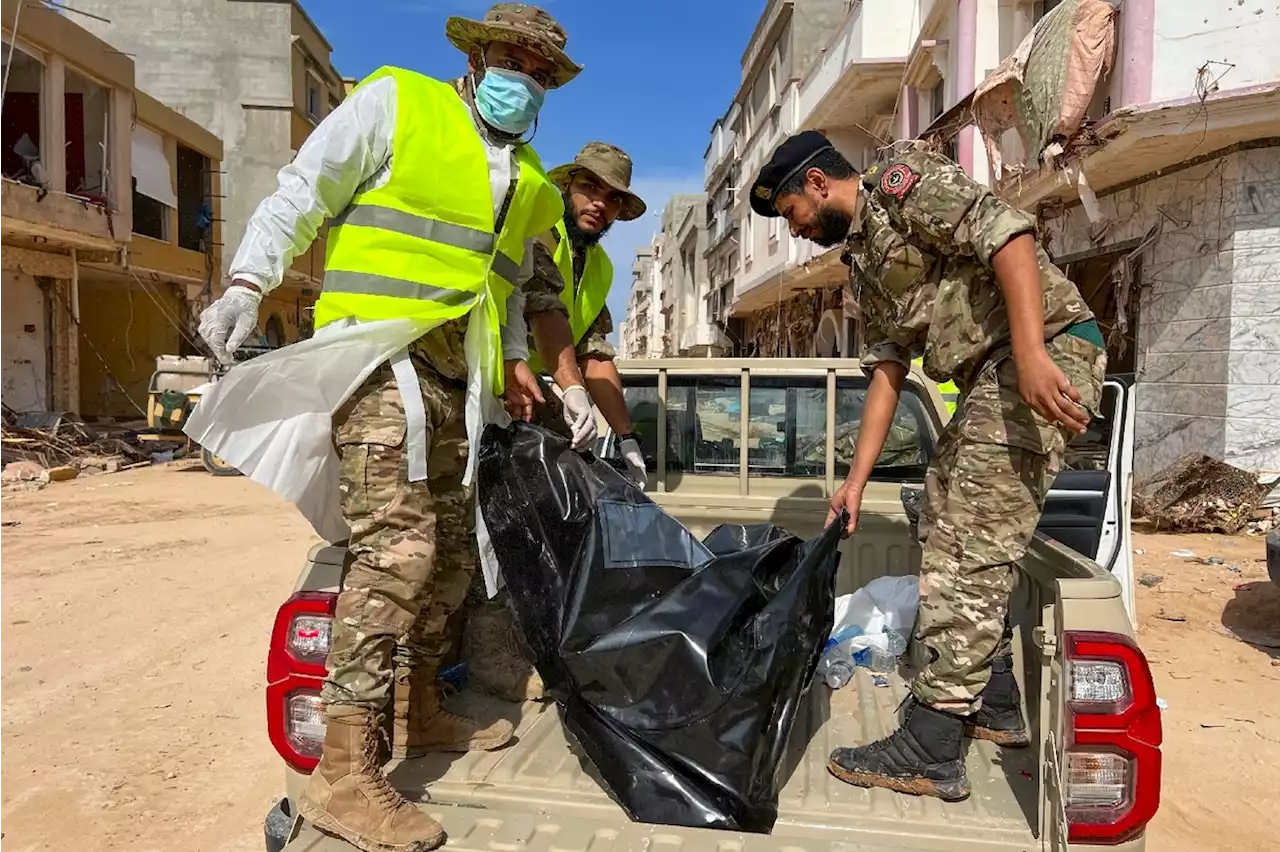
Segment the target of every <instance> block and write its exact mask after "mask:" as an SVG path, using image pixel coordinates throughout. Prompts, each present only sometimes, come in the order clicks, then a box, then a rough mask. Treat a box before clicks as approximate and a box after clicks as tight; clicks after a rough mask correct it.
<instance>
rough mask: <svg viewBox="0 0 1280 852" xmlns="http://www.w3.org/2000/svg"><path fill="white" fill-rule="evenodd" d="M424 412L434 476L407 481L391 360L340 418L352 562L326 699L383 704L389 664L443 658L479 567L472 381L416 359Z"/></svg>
mask: <svg viewBox="0 0 1280 852" xmlns="http://www.w3.org/2000/svg"><path fill="white" fill-rule="evenodd" d="M414 367H415V369H416V370H417V373H418V383H419V388H418V391H419V392H420V393H421V394H422V400H423V403H424V407H425V408H426V413H427V479H426V481H423V482H410V481H409V479H408V461H407V458H406V455H407V453H406V440H405V438H406V433H407V424H406V422H405V413H404V404H403V402H402V401H401V397H400V388H399V387H398V385H397V382H396V379H395V376H394V375H393V374H392V372H391V368H390V367H389V366H386V365H384V366H383V367H382V368H380V369H379V370H377V371H375V372H374V374H373V375H372V376H370V378H369V379H368V380H367V381H366V382H365V383H364V384H363V385H362V386H361V387H360V388H359V389H358V390H357V391H356V392H355V393H354V394H353V395H352V397H351V399H349V400H348V401H347V402H346V404H345V405H344V406H343V407H342V409H341V410H340V411H339V412H338V414H337V415H336V416H335V418H334V443H335V445H336V447H337V451H338V456H339V459H340V462H341V476H342V484H341V488H342V514H343V516H344V517H345V518H346V520H347V523H348V524H349V525H350V526H351V538H350V541H349V544H348V549H349V550H350V552H351V555H352V557H353V561H352V563H351V565H350V568H349V570H348V571H347V573H346V574H345V576H344V577H343V580H342V591H341V593H340V594H339V595H338V603H337V611H336V613H335V617H334V626H333V646H332V648H331V650H330V651H329V660H328V668H329V677H328V679H327V680H326V681H325V685H324V690H323V694H322V698H323V700H324V702H325V704H330V705H331V704H347V705H360V706H364V707H368V708H370V709H373V710H381V709H382V708H383V707H384V706H385V704H386V703H387V698H388V695H389V691H390V688H391V683H392V665H393V664H394V665H402V666H410V667H412V668H417V669H421V668H423V667H435V666H438V665H439V662H440V659H441V658H442V657H443V656H444V655H445V654H446V653H448V650H449V645H450V640H449V634H448V631H447V622H448V620H449V616H450V615H451V614H452V613H453V612H454V611H455V610H457V609H458V608H459V607H460V606H461V605H462V600H463V597H464V596H465V595H466V593H467V588H468V587H469V586H470V585H471V578H472V576H473V575H474V574H475V573H476V565H477V562H478V558H477V555H476V549H475V503H474V502H473V499H472V496H473V495H472V491H471V489H470V488H464V487H463V485H462V477H463V474H464V472H465V466H466V459H467V430H466V422H465V415H464V406H465V401H466V399H465V397H466V391H465V388H463V387H462V386H460V385H459V384H457V383H454V382H451V381H449V380H448V379H446V378H444V377H443V376H441V375H440V374H439V373H438V372H436V371H435V370H434V369H432V368H431V367H430V366H429V365H428V364H427V363H426V362H425V361H423V360H421V359H419V358H417V357H415V358H414Z"/></svg>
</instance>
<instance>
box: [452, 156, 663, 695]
mask: <svg viewBox="0 0 1280 852" xmlns="http://www.w3.org/2000/svg"><path fill="white" fill-rule="evenodd" d="M631 172H632V166H631V158H630V157H628V156H627V154H626V152H625V151H623V150H622V149H621V148H619V147H617V146H616V145H610V144H609V143H607V142H588V143H587V144H586V145H585V146H583V148H582V150H581V151H579V152H578V155H577V156H576V157H574V159H573V162H571V163H566V164H564V165H562V166H557V167H556V168H554V169H552V170H551V171H550V172H548V173H547V176H548V177H549V178H550V179H551V181H552V182H553V183H555V185H556V186H558V187H559V188H560V190H561V192H563V193H564V218H563V219H562V220H561V221H560V223H559V224H557V225H556V227H555V230H554V231H553V232H551V233H550V234H549V235H545V236H543V237H541V238H540V241H541V242H543V243H544V244H545V247H546V248H547V250H549V251H550V252H552V256H553V259H554V261H555V265H556V268H557V271H558V274H557V276H556V277H557V278H561V279H563V280H564V288H563V290H562V291H561V294H560V299H561V301H562V302H563V304H564V306H565V308H566V309H567V310H568V312H569V323H570V326H571V327H572V330H573V339H574V342H575V345H576V349H575V354H576V356H577V361H578V365H579V366H580V368H581V370H582V374H583V376H584V377H585V379H586V384H587V389H588V391H589V392H590V394H591V398H592V399H593V400H594V401H595V404H596V406H597V407H598V408H599V409H600V413H601V414H603V415H604V419H605V421H606V422H607V423H608V424H609V427H610V428H611V429H612V430H613V431H614V433H615V434H616V435H618V436H619V439H620V447H619V449H620V452H621V455H622V459H623V461H624V462H625V463H626V466H627V473H628V475H629V476H630V478H631V479H632V480H633V481H634V482H635V483H636V484H637V485H639V486H640V487H641V488H644V487H645V463H644V455H643V454H642V453H641V450H640V441H639V437H638V436H637V435H636V434H635V431H634V429H633V428H632V425H631V416H630V413H629V412H628V410H627V403H626V400H625V399H624V398H623V395H622V379H621V377H620V376H619V375H618V368H617V367H616V366H614V363H613V359H614V357H615V355H616V353H615V351H614V348H613V346H612V345H611V344H610V343H609V340H608V336H609V334H610V332H612V331H613V318H612V317H611V316H610V314H609V308H608V306H607V304H606V303H607V301H608V298H609V289H610V287H611V285H612V284H613V264H612V263H611V262H610V260H609V255H608V254H606V253H605V250H604V247H603V246H601V245H600V239H601V238H602V237H603V236H604V235H605V234H606V233H607V232H608V230H609V228H610V226H611V225H612V224H613V223H614V222H615V221H623V222H629V221H631V220H633V219H638V218H640V217H641V216H643V215H644V212H645V204H644V201H642V200H641V199H640V197H639V196H638V195H636V194H635V193H634V192H632V191H631ZM512 324H513V326H515V325H518V324H519V319H518V318H517V319H513V323H512ZM512 336H513V337H514V335H512ZM507 357H508V358H513V357H514V358H517V359H527V361H528V365H529V368H530V369H531V370H532V371H533V373H534V374H535V375H536V376H538V377H540V376H541V375H542V373H543V372H544V366H543V364H542V361H541V359H539V358H538V356H537V354H536V353H534V354H533V355H532V356H530V355H529V352H528V346H527V345H526V348H525V349H524V351H515V352H513V351H511V349H510V347H509V348H508V352H507ZM522 369H523V368H522ZM537 381H538V382H539V386H540V388H541V394H540V397H539V398H537V399H535V400H531V401H530V404H531V406H532V410H533V415H532V420H533V422H535V423H537V424H538V425H540V426H544V427H546V428H548V429H551V430H552V431H555V432H558V433H560V434H562V435H564V436H565V437H570V436H569V434H568V431H567V430H566V428H565V422H566V420H567V419H568V418H566V417H564V416H563V414H562V411H561V409H562V407H563V403H562V402H561V401H560V400H559V399H557V398H556V396H555V394H554V393H553V392H552V391H551V390H550V389H549V388H547V387H546V386H545V385H544V384H542V380H541V378H538V379H537ZM464 617H465V622H464V625H463V633H462V656H463V658H464V659H466V661H467V678H468V682H469V683H470V684H471V685H473V686H475V687H476V688H478V689H481V690H483V691H485V692H489V693H492V694H494V695H496V696H498V697H499V698H504V699H506V700H508V701H523V700H526V699H534V700H537V699H540V698H542V697H543V684H542V678H541V677H540V676H539V675H538V673H537V671H536V670H535V669H534V667H533V664H532V662H530V660H529V659H528V656H527V655H526V654H525V653H524V650H523V646H522V645H521V643H520V641H519V638H518V635H517V631H516V629H515V623H514V620H513V618H512V615H511V610H510V608H509V606H508V603H507V601H506V600H505V594H502V595H500V596H497V597H493V598H489V597H488V595H487V594H486V590H485V588H484V587H483V585H482V584H481V582H480V578H479V577H477V578H475V579H474V580H473V581H472V584H471V589H470V591H469V592H468V594H467V601H466V605H465V614H464Z"/></svg>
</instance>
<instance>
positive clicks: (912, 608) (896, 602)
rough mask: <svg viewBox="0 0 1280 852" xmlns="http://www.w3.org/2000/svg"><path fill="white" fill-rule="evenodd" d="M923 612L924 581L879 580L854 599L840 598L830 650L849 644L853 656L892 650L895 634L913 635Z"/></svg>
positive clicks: (829, 645) (854, 596)
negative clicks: (865, 651) (869, 650)
mask: <svg viewBox="0 0 1280 852" xmlns="http://www.w3.org/2000/svg"><path fill="white" fill-rule="evenodd" d="M919 608H920V578H918V577H915V576H908V577H877V578H876V579H874V580H872V581H871V582H870V583H867V585H865V586H863V587H862V588H861V589H858V591H856V592H854V593H853V594H851V595H841V596H840V597H838V598H836V607H835V622H834V624H833V626H832V628H831V639H830V640H829V641H828V643H827V645H828V647H832V646H834V645H838V644H841V643H844V642H848V646H849V650H850V652H851V653H854V654H856V653H858V652H859V651H861V650H863V649H864V648H876V649H877V650H880V651H886V652H887V651H888V650H889V637H888V635H887V634H886V632H885V631H887V630H892V631H894V632H896V633H899V634H901V635H902V636H904V637H909V636H910V635H911V631H912V628H913V627H914V626H915V622H916V610H917V609H919Z"/></svg>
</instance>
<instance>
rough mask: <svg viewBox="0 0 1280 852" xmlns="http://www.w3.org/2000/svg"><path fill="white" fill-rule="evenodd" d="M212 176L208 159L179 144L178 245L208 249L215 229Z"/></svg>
mask: <svg viewBox="0 0 1280 852" xmlns="http://www.w3.org/2000/svg"><path fill="white" fill-rule="evenodd" d="M212 180H213V178H212V175H211V174H210V170H209V158H208V157H206V156H205V155H204V154H201V153H200V152H199V151H194V150H192V149H191V148H188V147H186V146H185V145H179V146H178V245H179V246H181V247H182V248H185V249H191V250H192V251H201V252H202V251H207V250H208V248H209V247H210V246H211V240H212V229H213V206H212V197H213V189H212Z"/></svg>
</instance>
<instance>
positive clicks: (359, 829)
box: [298, 707, 445, 852]
mask: <svg viewBox="0 0 1280 852" xmlns="http://www.w3.org/2000/svg"><path fill="white" fill-rule="evenodd" d="M381 740H382V737H381V731H380V724H379V717H378V716H376V715H375V714H373V713H371V712H369V711H368V710H364V709H362V708H359V707H331V708H329V711H328V727H327V729H326V730H325V735H324V754H323V756H322V757H321V758H320V765H319V766H317V767H316V768H315V771H314V772H312V773H311V783H310V784H309V785H308V786H307V789H306V792H304V793H303V794H302V797H301V799H300V800H299V802H298V812H299V813H300V814H302V817H303V819H306V820H308V821H309V822H310V823H311V824H312V825H314V826H315V827H316V828H318V829H320V830H321V831H324V832H327V833H329V834H334V835H337V836H338V837H341V838H342V839H343V840H345V841H347V842H348V843H350V844H351V845H352V846H355V847H356V848H357V849H362V850H364V852H430V850H432V849H436V848H438V847H439V846H440V845H441V844H443V843H444V840H445V834H444V828H443V827H441V825H440V823H438V822H436V821H435V820H433V819H431V818H430V817H428V816H427V815H426V814H424V813H422V812H421V811H420V810H418V809H417V808H416V807H414V806H413V804H411V803H410V802H407V801H405V800H404V798H403V797H402V796H401V795H400V794H399V793H397V792H396V790H395V788H394V787H392V786H391V784H390V782H388V781H387V778H386V776H385V775H383V774H382V768H381V766H380V765H379V758H378V747H379V744H380V742H381Z"/></svg>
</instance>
